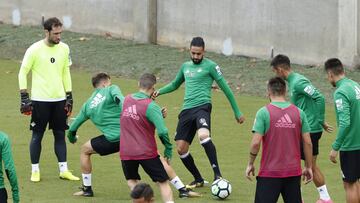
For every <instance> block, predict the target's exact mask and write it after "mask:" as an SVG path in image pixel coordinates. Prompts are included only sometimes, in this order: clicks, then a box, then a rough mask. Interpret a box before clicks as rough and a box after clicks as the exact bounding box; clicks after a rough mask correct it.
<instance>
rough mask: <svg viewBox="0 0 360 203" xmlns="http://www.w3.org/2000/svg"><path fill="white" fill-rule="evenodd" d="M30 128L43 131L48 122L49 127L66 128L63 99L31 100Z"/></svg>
mask: <svg viewBox="0 0 360 203" xmlns="http://www.w3.org/2000/svg"><path fill="white" fill-rule="evenodd" d="M32 106H33V110H32V114H31V121H30V130H34V131H37V132H44V131H45V130H46V126H47V124H48V123H49V129H53V130H67V129H68V128H69V126H68V125H67V115H66V111H65V109H64V108H65V100H63V101H57V102H42V101H32Z"/></svg>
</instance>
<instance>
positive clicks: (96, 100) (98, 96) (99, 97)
mask: <svg viewBox="0 0 360 203" xmlns="http://www.w3.org/2000/svg"><path fill="white" fill-rule="evenodd" d="M105 99H106V96H103V95H101V94H100V93H97V94H96V95H95V97H94V98H93V100H92V101H91V104H90V109H92V108H95V107H97V106H98V105H99V104H100V103H101V102H103V101H105Z"/></svg>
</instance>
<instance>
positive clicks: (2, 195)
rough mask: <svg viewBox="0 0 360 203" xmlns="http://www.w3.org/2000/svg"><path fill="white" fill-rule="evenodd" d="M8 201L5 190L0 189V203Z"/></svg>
mask: <svg viewBox="0 0 360 203" xmlns="http://www.w3.org/2000/svg"><path fill="white" fill-rule="evenodd" d="M7 199H8V196H7V192H6V189H5V188H1V189H0V202H1V203H6V202H7Z"/></svg>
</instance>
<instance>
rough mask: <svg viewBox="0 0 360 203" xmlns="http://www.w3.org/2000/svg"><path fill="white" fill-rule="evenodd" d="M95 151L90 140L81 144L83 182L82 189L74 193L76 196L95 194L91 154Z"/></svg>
mask: <svg viewBox="0 0 360 203" xmlns="http://www.w3.org/2000/svg"><path fill="white" fill-rule="evenodd" d="M95 153H96V152H95V151H94V149H93V147H92V146H91V141H90V140H89V141H87V142H86V143H85V144H83V145H82V146H81V150H80V167H81V173H82V174H81V175H82V182H83V184H82V187H80V189H81V191H79V192H76V193H74V195H76V196H85V197H92V196H94V192H93V190H92V187H91V172H92V164H91V155H92V154H95Z"/></svg>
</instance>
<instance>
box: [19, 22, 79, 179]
mask: <svg viewBox="0 0 360 203" xmlns="http://www.w3.org/2000/svg"><path fill="white" fill-rule="evenodd" d="M44 31H45V39H43V40H40V41H38V42H35V43H34V44H32V45H31V46H30V47H29V48H28V49H27V50H26V53H25V56H24V59H23V61H22V64H21V68H20V71H19V86H20V94H21V106H20V111H21V113H23V114H25V115H30V114H31V121H30V130H32V138H31V141H30V158H31V166H32V167H31V168H32V173H31V179H30V180H31V181H32V182H39V181H40V168H39V159H40V153H41V140H42V138H43V135H44V131H45V130H46V125H47V124H48V123H49V129H52V131H53V134H54V138H55V143H54V148H55V154H56V157H57V159H58V162H59V170H60V175H59V176H60V178H62V179H67V180H79V178H78V177H76V176H74V175H73V174H72V173H71V172H70V171H69V170H68V166H67V161H66V142H65V130H66V129H67V128H68V126H67V124H66V120H67V117H68V116H69V115H70V114H71V111H72V104H73V98H72V94H71V91H72V89H71V77H70V65H71V59H70V50H69V47H68V45H67V44H65V43H63V42H61V41H60V37H61V32H62V23H61V22H60V20H59V19H57V18H49V19H47V20H46V21H45V22H44ZM30 71H31V73H32V87H31V100H30V98H29V93H28V92H27V74H28V73H29V72H30Z"/></svg>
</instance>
